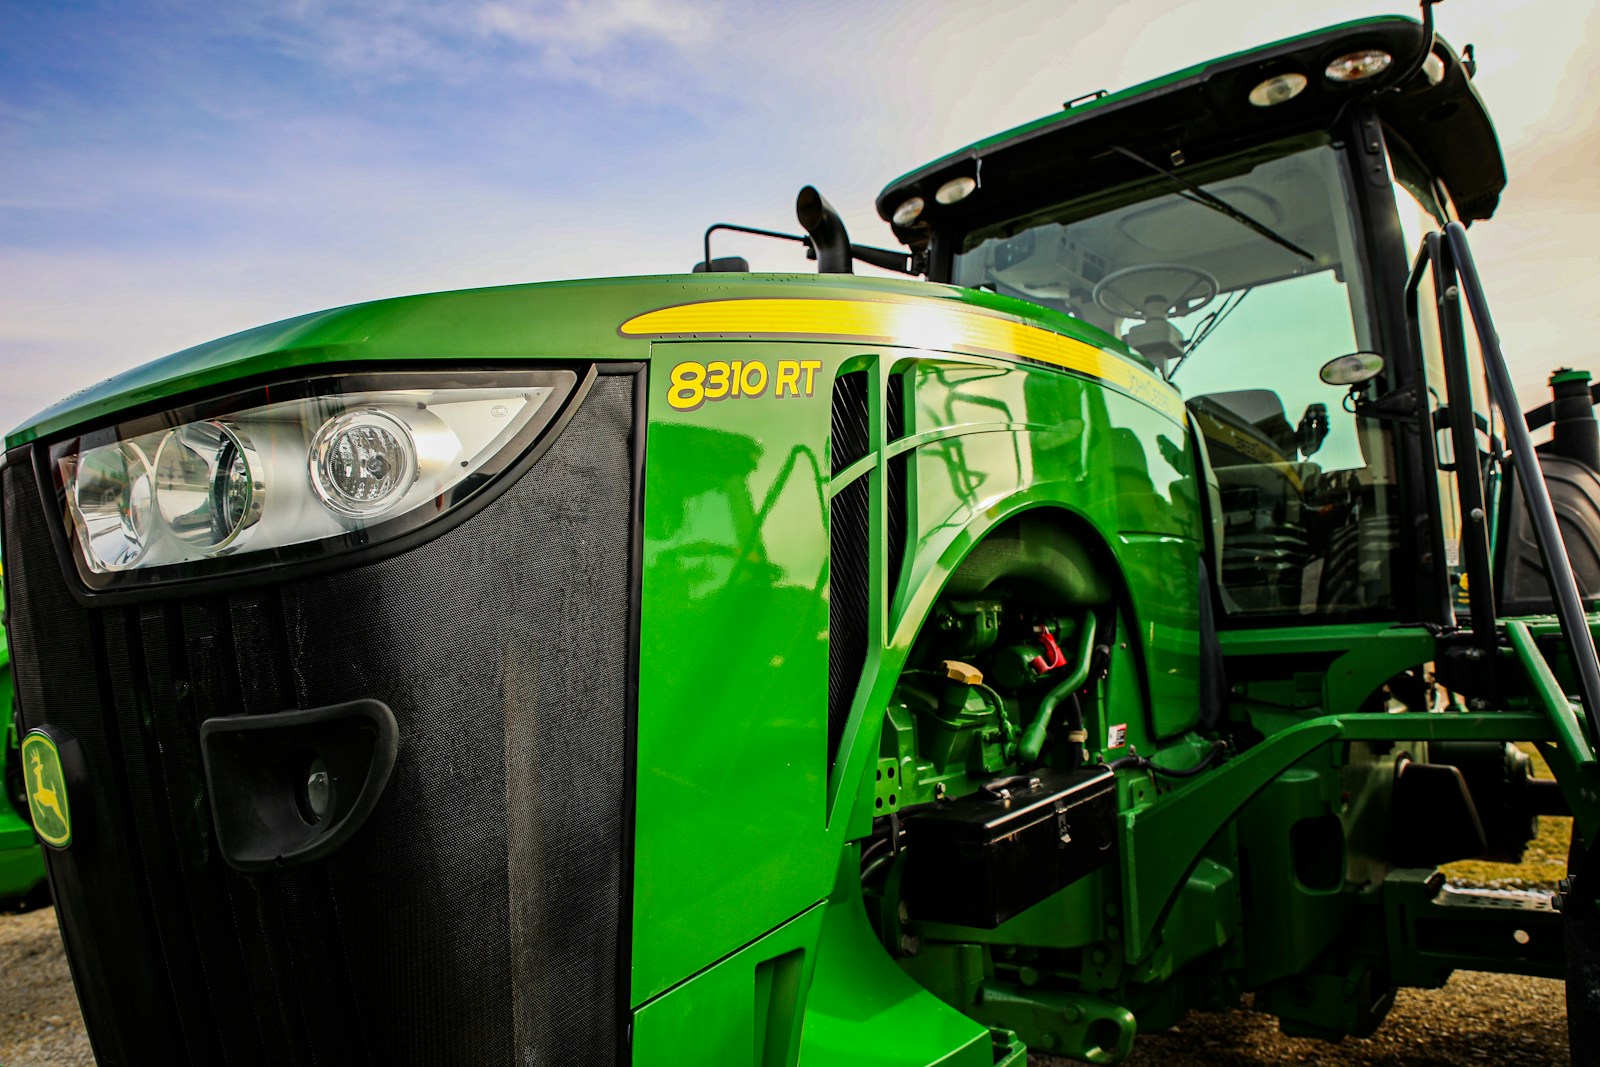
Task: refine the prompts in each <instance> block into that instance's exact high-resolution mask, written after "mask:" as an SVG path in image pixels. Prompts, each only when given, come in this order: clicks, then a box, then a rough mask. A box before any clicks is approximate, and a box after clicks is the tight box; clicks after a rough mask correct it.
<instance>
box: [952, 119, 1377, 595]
mask: <svg viewBox="0 0 1600 1067" xmlns="http://www.w3.org/2000/svg"><path fill="white" fill-rule="evenodd" d="M1125 154H1129V155H1130V156H1131V153H1125ZM1133 158H1134V159H1135V161H1136V162H1137V163H1138V164H1139V165H1140V167H1141V169H1143V170H1145V171H1147V172H1148V173H1149V174H1150V177H1149V179H1148V180H1145V181H1141V182H1140V183H1138V184H1137V185H1135V186H1131V187H1130V186H1124V187H1121V188H1119V189H1117V190H1114V191H1112V192H1110V193H1108V194H1106V195H1103V196H1098V197H1093V198H1089V199H1080V200H1076V201H1073V202H1071V203H1068V204H1064V205H1057V206H1053V207H1051V208H1049V209H1046V210H1044V211H1040V212H1037V213H1035V214H1033V215H1030V216H1027V217H1024V218H1020V219H1013V220H1010V221H1008V222H1006V223H1003V224H1001V225H997V226H993V227H990V228H988V229H987V230H982V231H979V232H977V233H974V234H971V235H969V236H968V237H967V239H966V241H965V245H964V247H963V248H962V249H961V250H960V251H959V252H958V254H957V255H956V257H955V262H954V269H953V274H954V278H953V280H954V281H955V282H956V283H957V284H960V285H965V286H969V287H974V288H985V289H990V290H993V291H995V292H998V293H1003V294H1006V295H1011V296H1017V297H1021V298H1022V299H1025V300H1030V301H1033V302H1034V303H1038V304H1043V305H1046V306H1049V307H1053V308H1056V309H1058V310H1062V311H1065V312H1067V313H1068V314H1070V315H1073V316H1075V317H1077V318H1079V319H1082V320H1084V321H1085V322H1087V323H1090V324H1092V325H1094V326H1096V327H1098V328H1100V329H1102V330H1104V331H1105V332H1107V333H1109V334H1112V335H1114V336H1117V337H1120V338H1122V339H1123V340H1125V341H1126V342H1127V344H1128V345H1129V346H1130V347H1131V348H1133V349H1135V350H1136V351H1138V352H1140V354H1142V355H1143V356H1144V357H1145V358H1146V359H1148V360H1149V361H1150V362H1151V363H1152V364H1153V365H1154V366H1155V367H1156V369H1157V370H1158V371H1160V372H1161V373H1162V374H1163V375H1164V376H1165V377H1167V378H1168V380H1170V381H1171V382H1172V383H1173V384H1174V385H1175V386H1177V387H1178V388H1179V389H1180V390H1181V391H1182V393H1183V394H1184V397H1185V400H1186V402H1187V404H1188V407H1189V411H1190V414H1191V417H1192V420H1193V422H1194V424H1195V427H1196V429H1197V430H1198V431H1199V433H1200V435H1201V438H1202V440H1203V441H1204V442H1205V445H1206V450H1207V453H1208V458H1209V466H1210V475H1209V477H1210V478H1211V486H1210V488H1211V493H1210V498H1211V504H1212V506H1211V517H1212V532H1213V538H1212V540H1213V549H1214V551H1215V557H1216V558H1215V559H1214V561H1213V565H1214V570H1215V572H1217V574H1218V577H1219V579H1220V581H1219V585H1220V588H1221V601H1222V606H1223V608H1224V610H1225V611H1226V612H1227V614H1228V615H1229V616H1231V617H1234V618H1236V619H1237V618H1240V617H1251V616H1261V615H1283V614H1295V615H1319V616H1322V615H1334V616H1341V617H1350V616H1353V615H1373V614H1381V613H1383V609H1385V608H1387V609H1389V610H1390V611H1392V603H1393V590H1392V586H1391V571H1392V568H1391V565H1390V564H1391V561H1392V559H1393V557H1394V555H1395V553H1396V551H1397V549H1398V544H1397V541H1398V508H1397V498H1398V494H1397V490H1396V486H1395V464H1394V458H1393V455H1392V450H1391V446H1390V442H1389V438H1388V434H1387V432H1386V431H1385V429H1384V427H1383V426H1382V425H1381V424H1380V423H1379V422H1378V421H1377V420H1375V419H1368V418H1358V417H1357V416H1356V415H1355V414H1353V412H1352V411H1350V410H1349V408H1350V404H1349V403H1348V396H1347V393H1348V389H1347V387H1344V386H1333V385H1328V384H1325V383H1324V382H1323V381H1322V379H1321V378H1320V377H1319V373H1318V372H1319V370H1320V369H1321V368H1322V367H1323V365H1324V364H1326V363H1328V362H1329V361H1330V360H1333V359H1335V358H1336V357H1339V356H1343V355H1347V354H1350V353H1353V352H1359V351H1371V350H1373V349H1374V348H1375V347H1376V345H1375V338H1374V328H1373V320H1372V315H1371V311H1370V300H1369V296H1368V289H1367V282H1366V278H1365V276H1364V273H1363V271H1362V267H1361V259H1360V257H1359V254H1358V249H1357V237H1356V229H1355V226H1354V223H1353V220H1354V218H1355V209H1354V205H1353V203H1352V200H1351V195H1350V190H1349V188H1348V182H1347V179H1346V172H1345V167H1344V164H1343V160H1342V157H1341V153H1340V152H1339V151H1337V150H1336V149H1334V148H1333V147H1332V146H1331V145H1330V144H1328V143H1327V142H1326V141H1325V140H1324V141H1321V142H1316V143H1307V142H1305V141H1301V142H1297V143H1295V144H1292V145H1278V146H1274V147H1273V148H1270V149H1266V150H1259V151H1256V152H1253V153H1250V154H1248V155H1246V156H1242V157H1234V158H1232V159H1230V160H1225V161H1222V162H1220V163H1215V164H1206V165H1203V166H1195V167H1181V166H1179V167H1177V168H1176V169H1174V164H1173V162H1172V161H1171V160H1168V159H1165V158H1162V159H1150V158H1147V157H1133ZM1162 170H1166V171H1167V172H1168V173H1161V171H1162Z"/></svg>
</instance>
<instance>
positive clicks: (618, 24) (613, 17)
mask: <svg viewBox="0 0 1600 1067" xmlns="http://www.w3.org/2000/svg"><path fill="white" fill-rule="evenodd" d="M722 14H723V8H722V6H721V5H720V4H716V3H706V2H701V3H688V2H684V0H487V2H478V3H459V2H457V3H450V2H439V0H297V2H295V3H291V4H270V5H267V6H264V7H257V8H254V9H250V10H249V13H248V15H247V16H246V17H244V18H242V19H240V21H239V22H238V23H237V24H236V25H235V26H234V27H233V29H232V32H233V33H235V34H243V35H259V36H260V37H261V38H262V39H263V40H266V41H270V42H272V43H273V44H274V45H275V46H276V47H278V48H279V49H281V50H282V51H283V53H284V54H286V55H289V56H292V57H294V58H296V59H298V60H300V61H302V62H305V63H309V64H313V65H316V66H318V67H321V68H323V69H325V70H327V71H330V72H332V73H334V74H336V75H338V76H341V77H348V78H353V79H362V80H369V81H373V82H378V83H397V82H417V81H442V82H446V83H454V84H460V83H465V82H471V81H475V80H478V79H480V78H482V77H484V75H485V74H486V72H487V70H488V69H492V76H493V77H495V78H499V79H503V78H505V77H507V75H514V76H517V77H520V78H522V79H526V80H528V81H534V82H544V83H558V84H559V83H572V84H579V85H583V86H586V87H588V88H591V89H594V90H598V91H600V92H603V93H606V94H608V95H612V96H618V97H630V96H635V95H639V94H643V93H647V92H653V91H656V90H658V89H659V88H660V87H661V86H662V85H663V84H664V79H663V78H661V77H659V76H657V73H656V72H655V71H656V68H657V67H658V64H656V63H641V62H640V61H639V60H640V54H641V53H647V54H659V53H663V52H665V53H684V52H689V51H692V50H695V49H699V48H702V47H704V46H706V45H708V44H710V43H711V42H713V41H714V40H715V37H716V33H715V31H716V29H717V26H718V22H719V19H720V18H721V16H722Z"/></svg>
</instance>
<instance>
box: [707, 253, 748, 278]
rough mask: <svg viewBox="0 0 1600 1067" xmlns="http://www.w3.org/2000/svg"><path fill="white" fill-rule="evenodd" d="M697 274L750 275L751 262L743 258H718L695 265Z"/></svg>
mask: <svg viewBox="0 0 1600 1067" xmlns="http://www.w3.org/2000/svg"><path fill="white" fill-rule="evenodd" d="M694 273H696V274H749V273H750V261H749V260H748V259H745V258H744V257H743V256H718V257H717V258H716V259H712V260H701V261H700V262H699V263H696V264H695V265H694Z"/></svg>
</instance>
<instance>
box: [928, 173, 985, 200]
mask: <svg viewBox="0 0 1600 1067" xmlns="http://www.w3.org/2000/svg"><path fill="white" fill-rule="evenodd" d="M977 187H978V179H976V178H974V177H972V176H971V175H968V174H963V175H962V176H961V177H959V178H951V179H950V180H949V181H947V182H945V183H944V184H943V185H941V186H939V191H938V192H937V193H934V194H933V198H934V199H935V200H937V201H939V203H941V204H957V203H960V202H961V201H963V200H965V199H966V198H967V197H969V196H971V195H972V191H973V190H974V189H976V188H977Z"/></svg>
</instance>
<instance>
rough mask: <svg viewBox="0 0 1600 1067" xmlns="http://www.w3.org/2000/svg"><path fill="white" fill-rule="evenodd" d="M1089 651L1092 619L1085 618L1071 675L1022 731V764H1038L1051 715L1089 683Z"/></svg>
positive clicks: (1053, 692) (1054, 691)
mask: <svg viewBox="0 0 1600 1067" xmlns="http://www.w3.org/2000/svg"><path fill="white" fill-rule="evenodd" d="M1093 651H1094V616H1093V615H1085V616H1084V617H1083V626H1082V628H1081V630H1080V632H1079V634H1078V658H1077V660H1076V661H1075V662H1074V663H1073V665H1072V673H1071V674H1070V675H1068V676H1067V679H1066V681H1064V682H1061V683H1060V684H1058V685H1057V686H1056V687H1055V688H1054V689H1052V690H1050V692H1048V693H1046V694H1045V696H1044V699H1043V700H1041V701H1039V710H1038V711H1036V712H1034V714H1033V721H1032V722H1030V723H1029V724H1028V728H1027V729H1026V730H1025V731H1023V734H1022V743H1021V744H1020V745H1018V746H1017V758H1018V759H1019V760H1021V761H1022V762H1023V763H1024V764H1028V763H1037V762H1039V753H1041V752H1043V751H1044V739H1045V735H1046V734H1048V733H1049V732H1050V717H1051V716H1052V715H1054V714H1055V711H1056V705H1057V704H1059V703H1061V702H1062V701H1063V700H1065V699H1067V698H1068V697H1069V696H1072V695H1073V694H1074V693H1076V692H1077V691H1078V690H1080V689H1082V688H1083V683H1084V682H1087V681H1088V680H1089V664H1090V658H1091V656H1090V653H1092V652H1093Z"/></svg>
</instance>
